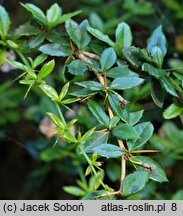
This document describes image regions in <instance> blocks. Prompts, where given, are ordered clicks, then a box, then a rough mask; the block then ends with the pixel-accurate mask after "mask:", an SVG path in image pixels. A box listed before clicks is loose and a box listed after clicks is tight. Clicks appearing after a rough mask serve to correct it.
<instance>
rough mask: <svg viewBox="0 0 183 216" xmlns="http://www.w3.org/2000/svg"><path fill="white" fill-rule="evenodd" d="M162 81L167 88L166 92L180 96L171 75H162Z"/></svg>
mask: <svg viewBox="0 0 183 216" xmlns="http://www.w3.org/2000/svg"><path fill="white" fill-rule="evenodd" d="M160 83H161V85H162V87H163V88H164V89H165V91H166V92H168V93H169V94H171V95H173V96H175V97H178V94H177V92H176V90H175V88H174V85H173V83H172V80H171V78H169V77H162V79H161V80H160Z"/></svg>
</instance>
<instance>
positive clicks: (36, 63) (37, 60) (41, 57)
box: [32, 54, 48, 69]
mask: <svg viewBox="0 0 183 216" xmlns="http://www.w3.org/2000/svg"><path fill="white" fill-rule="evenodd" d="M47 57H48V56H47V55H45V54H41V55H39V56H37V57H36V58H35V59H34V62H33V65H32V67H33V69H34V68H36V67H37V66H39V65H40V64H41V63H43V62H44V61H45V60H46V59H47Z"/></svg>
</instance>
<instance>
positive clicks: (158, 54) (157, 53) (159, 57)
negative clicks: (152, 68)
mask: <svg viewBox="0 0 183 216" xmlns="http://www.w3.org/2000/svg"><path fill="white" fill-rule="evenodd" d="M151 56H152V58H153V60H154V62H155V63H156V65H157V66H158V67H159V68H161V67H162V64H163V59H164V55H163V53H162V51H161V49H160V48H159V47H157V46H155V47H153V49H152V51H151Z"/></svg>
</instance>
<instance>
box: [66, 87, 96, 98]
mask: <svg viewBox="0 0 183 216" xmlns="http://www.w3.org/2000/svg"><path fill="white" fill-rule="evenodd" d="M97 93H98V92H97V91H96V92H95V91H91V90H89V89H86V88H85V89H81V90H78V91H74V92H71V93H69V95H72V96H76V97H86V96H90V95H95V94H97Z"/></svg>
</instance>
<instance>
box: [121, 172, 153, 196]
mask: <svg viewBox="0 0 183 216" xmlns="http://www.w3.org/2000/svg"><path fill="white" fill-rule="evenodd" d="M149 176H150V174H149V173H148V172H145V171H135V172H134V173H132V174H129V175H127V176H126V178H125V179H124V181H123V182H122V187H121V193H122V195H123V196H129V195H131V194H135V193H137V192H139V191H141V190H142V189H143V188H144V187H145V186H146V184H147V182H148V181H149Z"/></svg>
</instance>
